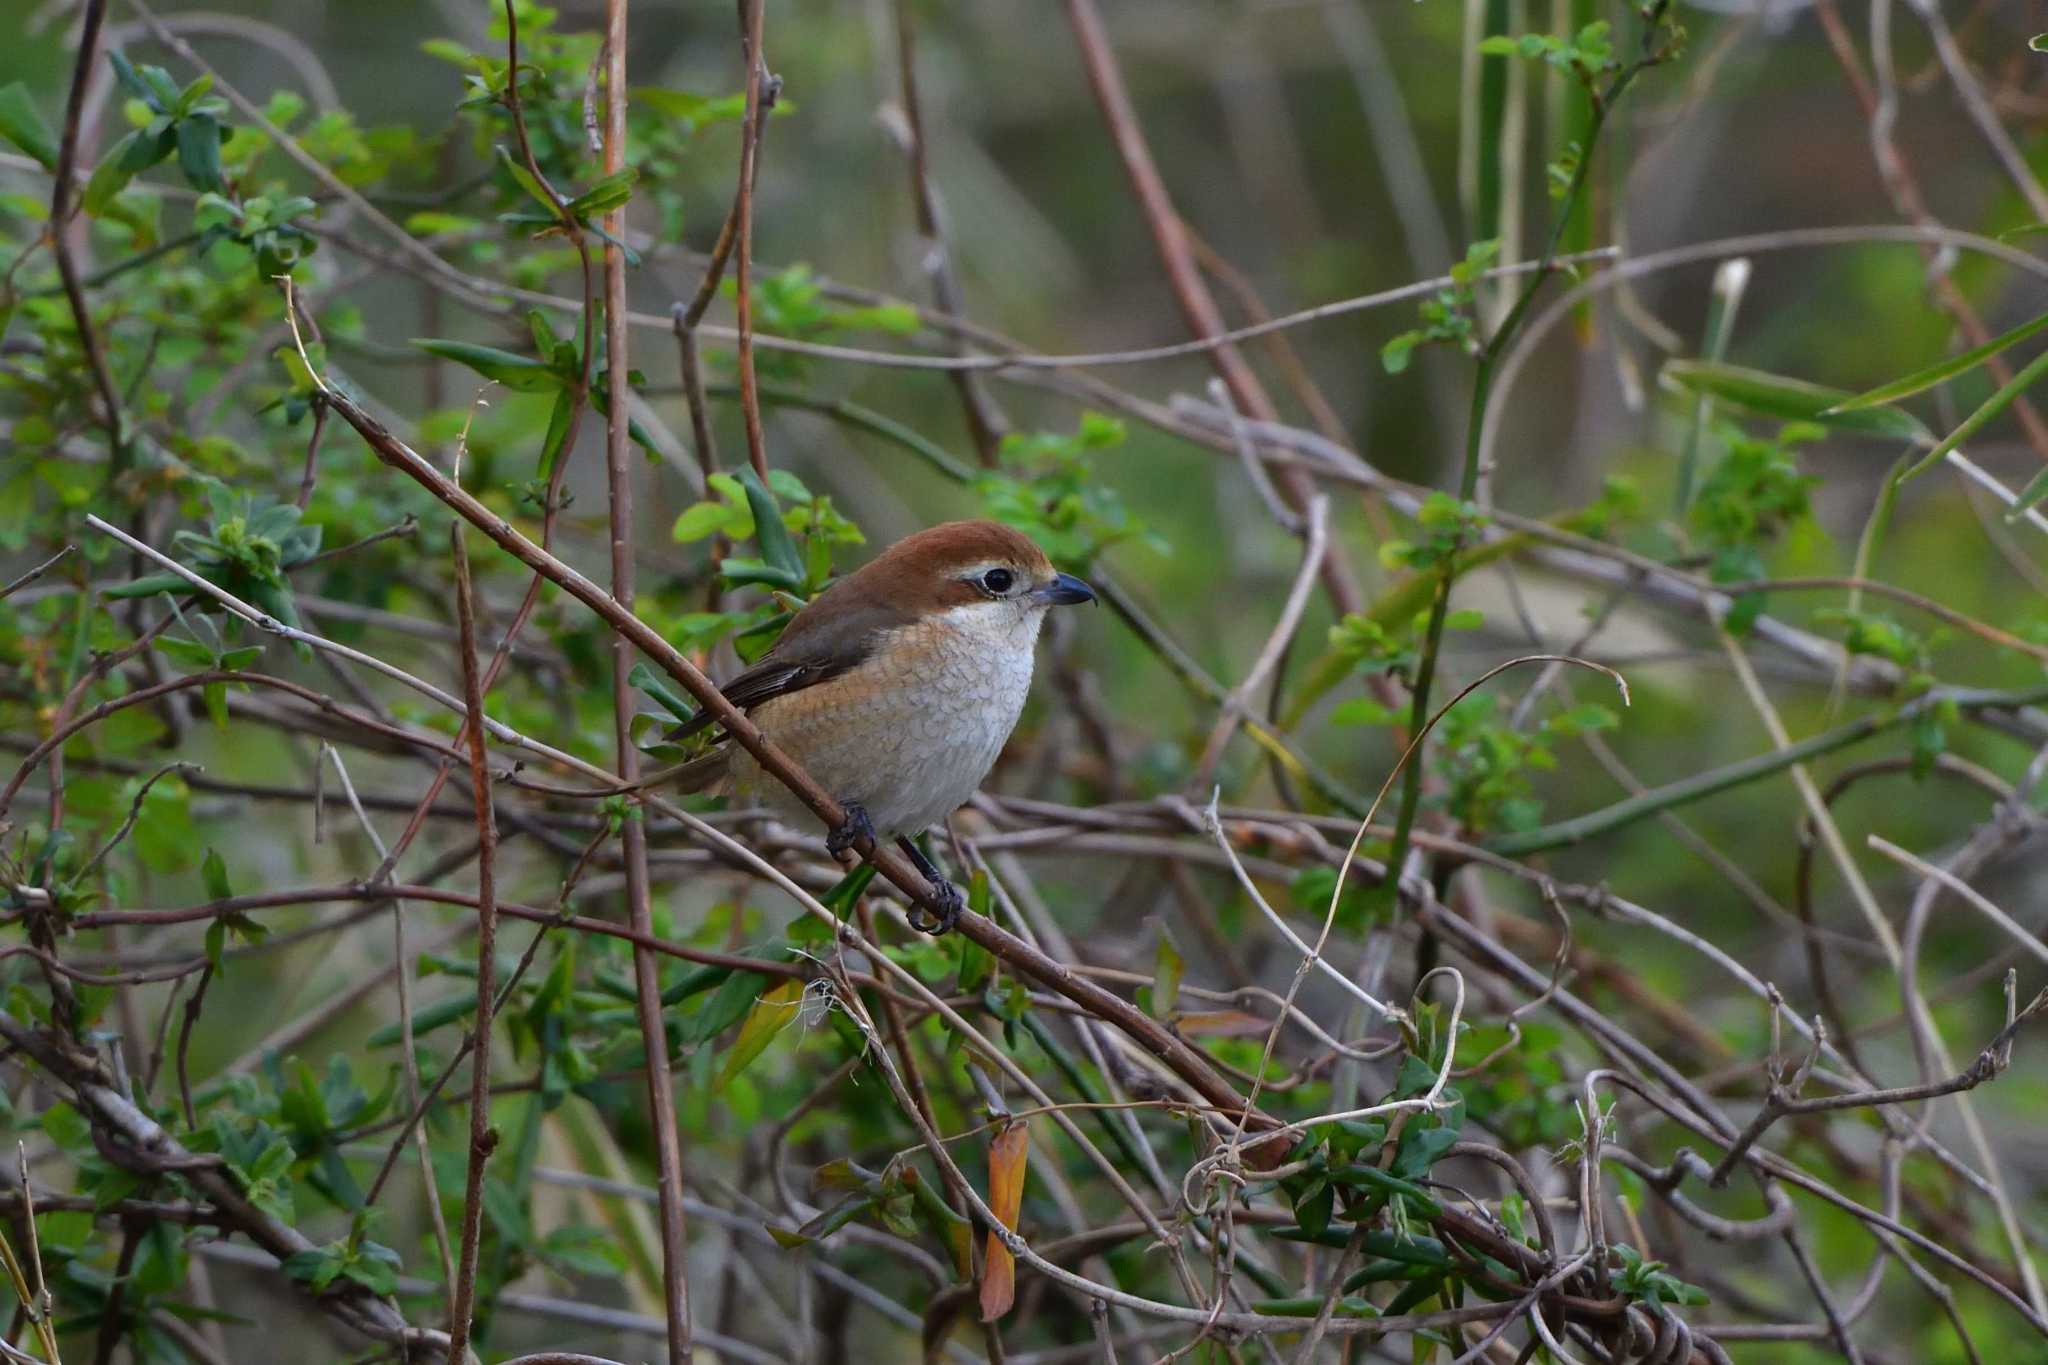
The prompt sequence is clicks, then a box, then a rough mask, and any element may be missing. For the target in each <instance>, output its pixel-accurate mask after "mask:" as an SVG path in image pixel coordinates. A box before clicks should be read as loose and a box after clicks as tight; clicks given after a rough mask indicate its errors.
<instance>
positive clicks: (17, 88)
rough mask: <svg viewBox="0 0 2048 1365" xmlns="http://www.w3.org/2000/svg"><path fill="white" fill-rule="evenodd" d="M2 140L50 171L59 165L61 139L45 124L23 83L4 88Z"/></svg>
mask: <svg viewBox="0 0 2048 1365" xmlns="http://www.w3.org/2000/svg"><path fill="white" fill-rule="evenodd" d="M0 137H4V138H6V139H7V140H8V141H9V142H11V143H13V144H14V145H15V146H17V147H19V148H21V150H23V151H24V152H27V153H28V154H29V155H30V156H32V157H34V158H35V159H36V162H37V163H38V164H39V165H41V166H42V168H43V169H44V170H46V171H48V170H54V169H55V168H56V165H57V139H56V138H55V137H53V136H52V135H51V133H50V130H49V128H48V127H47V126H46V125H45V124H44V123H43V116H42V113H41V112H40V111H39V110H37V108H36V102H35V97H34V96H32V95H30V94H29V93H28V87H27V86H26V85H23V84H22V83H21V82H20V81H10V82H8V83H7V84H6V85H0Z"/></svg>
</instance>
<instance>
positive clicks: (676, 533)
mask: <svg viewBox="0 0 2048 1365" xmlns="http://www.w3.org/2000/svg"><path fill="white" fill-rule="evenodd" d="M740 519H741V518H740V517H739V515H738V514H737V513H736V512H735V511H734V510H733V509H732V508H730V507H728V506H726V505H725V504H724V503H722V502H700V503H695V504H692V505H691V506H689V507H686V508H684V509H683V514H682V515H681V516H679V517H677V518H676V524H675V529H674V530H673V531H671V532H670V535H671V536H672V537H673V538H674V540H675V541H676V543H677V544H679V545H688V544H690V543H691V542H693V541H698V540H703V539H705V538H706V537H708V536H714V535H717V534H718V533H719V532H720V531H723V530H725V529H726V528H727V527H728V526H729V525H731V524H732V523H733V522H734V521H737V520H740Z"/></svg>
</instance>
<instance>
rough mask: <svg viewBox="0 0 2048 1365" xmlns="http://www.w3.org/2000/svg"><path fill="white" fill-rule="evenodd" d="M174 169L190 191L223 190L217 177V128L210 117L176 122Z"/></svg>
mask: <svg viewBox="0 0 2048 1365" xmlns="http://www.w3.org/2000/svg"><path fill="white" fill-rule="evenodd" d="M178 169H180V170H182V171H183V172H184V173H185V179H186V180H187V181H189V182H190V183H191V185H192V188H194V189H198V190H212V191H214V192H216V193H218V192H219V191H221V190H223V189H225V188H226V185H225V184H224V183H223V182H222V180H221V175H220V124H219V123H218V122H216V121H215V119H214V117H213V116H212V115H211V114H192V115H190V116H188V117H186V118H181V119H179V120H178Z"/></svg>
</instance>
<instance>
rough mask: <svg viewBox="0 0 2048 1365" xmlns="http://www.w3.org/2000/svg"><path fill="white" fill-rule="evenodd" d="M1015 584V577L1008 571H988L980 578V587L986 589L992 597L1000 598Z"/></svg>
mask: <svg viewBox="0 0 2048 1365" xmlns="http://www.w3.org/2000/svg"><path fill="white" fill-rule="evenodd" d="M1016 582H1017V575H1015V574H1013V573H1011V572H1010V571H1009V570H1008V569H990V570H989V571H988V572H987V573H985V574H983V575H982V576H981V586H982V587H984V588H987V589H988V591H989V594H990V595H991V596H993V597H1001V596H1002V595H1003V594H1004V593H1006V592H1008V591H1009V590H1010V589H1011V587H1012V586H1014V585H1015V584H1016Z"/></svg>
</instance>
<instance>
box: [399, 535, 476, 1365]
mask: <svg viewBox="0 0 2048 1365" xmlns="http://www.w3.org/2000/svg"><path fill="white" fill-rule="evenodd" d="M448 544H449V548H450V550H451V551H452V552H453V554H454V559H455V618H456V622H457V625H458V628H459V629H460V631H461V632H462V641H461V646H460V652H461V660H462V692H463V700H464V703H465V704H466V705H467V707H468V709H469V717H470V719H469V720H468V722H467V723H466V724H465V725H464V726H463V730H462V738H463V740H464V742H465V743H466V744H467V746H468V748H469V781H470V788H471V794H472V796H474V798H475V801H476V837H477V862H476V869H477V883H476V885H477V916H476V928H477V932H476V1036H477V1047H476V1055H475V1057H474V1058H473V1059H472V1060H471V1062H470V1070H469V1175H468V1179H467V1181H466V1183H465V1185H464V1188H463V1195H462V1250H461V1253H460V1257H459V1259H458V1260H457V1261H456V1268H455V1285H454V1300H453V1306H452V1308H451V1309H450V1317H449V1322H448V1365H463V1361H464V1360H465V1359H466V1358H467V1352H468V1349H469V1334H470V1328H471V1324H472V1321H473V1319H474V1317H475V1314H476V1269H477V1254H478V1252H479V1250H480V1249H481V1247H482V1243H483V1217H484V1165H485V1163H487V1162H488V1161H489V1160H490V1159H491V1152H492V1150H493V1149H495V1148H496V1147H497V1145H498V1132H497V1130H496V1129H495V1128H493V1127H492V1126H491V1015H492V1010H493V1008H494V1006H495V1005H496V1004H497V998H496V994H497V973H498V957H497V954H498V899H497V898H498V887H497V844H498V825H497V818H496V815H495V813H494V811H493V808H492V795H491V793H492V784H491V770H490V761H489V758H488V756H487V754H486V752H485V749H484V730H483V725H482V723H481V721H482V717H483V714H484V690H483V677H482V674H481V673H480V672H479V667H478V664H477V659H476V611H475V606H474V604H473V601H472V593H473V589H472V586H471V583H470V576H469V551H468V548H467V547H466V546H465V545H464V544H463V529H462V523H461V522H455V523H453V524H452V525H450V526H449V528H448ZM403 967H404V964H403V963H401V964H400V969H401V970H403Z"/></svg>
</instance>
